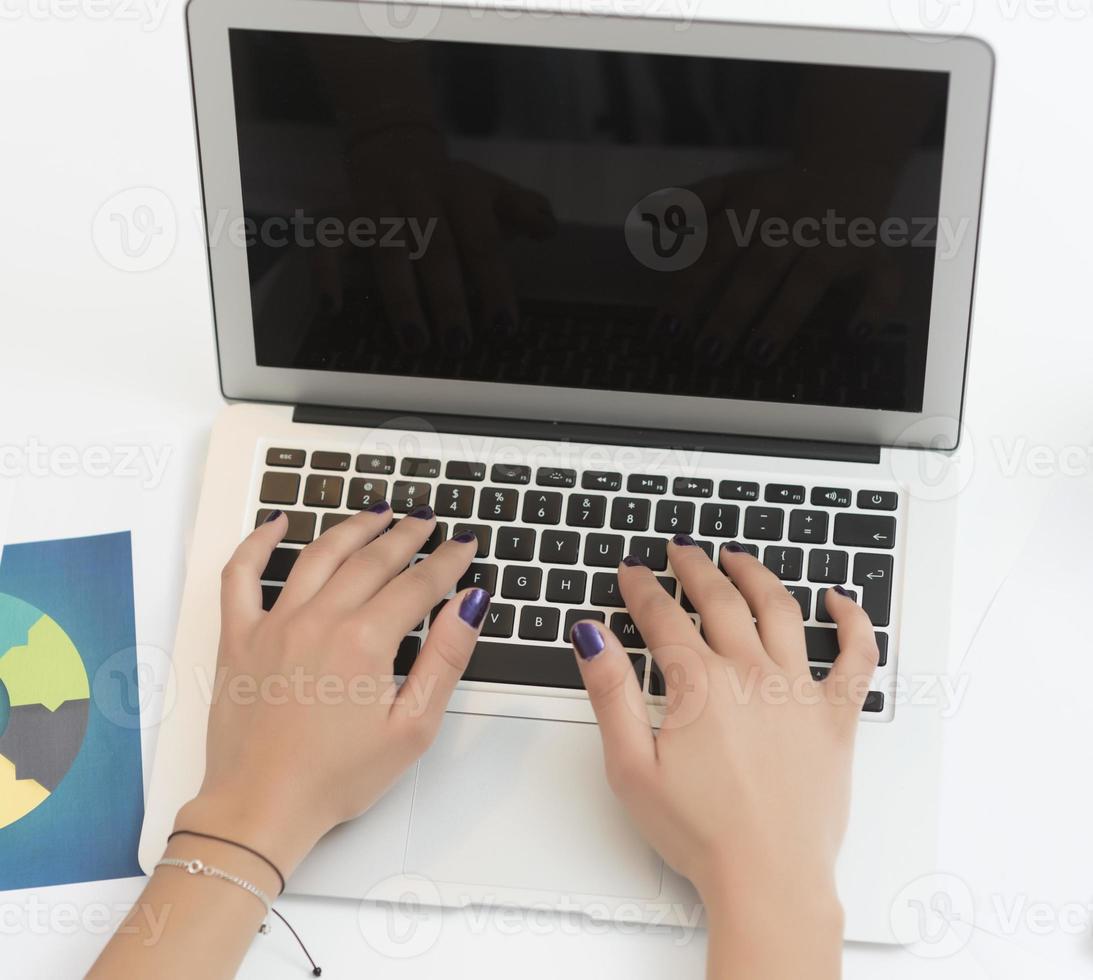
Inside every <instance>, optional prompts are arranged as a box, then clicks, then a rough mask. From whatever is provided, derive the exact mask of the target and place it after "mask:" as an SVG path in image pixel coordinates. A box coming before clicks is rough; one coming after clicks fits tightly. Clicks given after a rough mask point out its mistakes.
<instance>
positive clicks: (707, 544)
mask: <svg viewBox="0 0 1093 980" xmlns="http://www.w3.org/2000/svg"><path fill="white" fill-rule="evenodd" d="M695 544H696V545H697V546H698V547H699V548H701V549H702V550H703V551H704V552H706V557H707V558H709V559H710V561H713V542H712V541H696V542H695Z"/></svg>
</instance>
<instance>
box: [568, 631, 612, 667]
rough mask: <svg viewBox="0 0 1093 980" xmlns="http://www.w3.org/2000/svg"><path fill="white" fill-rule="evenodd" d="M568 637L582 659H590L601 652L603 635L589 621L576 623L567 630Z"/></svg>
mask: <svg viewBox="0 0 1093 980" xmlns="http://www.w3.org/2000/svg"><path fill="white" fill-rule="evenodd" d="M569 639H570V641H571V642H572V644H573V646H574V647H576V648H577V656H579V657H580V658H581V659H582V660H592V659H593V658H594V657H598V656H599V655H600V654H601V653H603V648H604V642H603V635H602V634H601V633H600V631H599V630H598V629H596V627H595V626H593V625H592V624H591V623H577V625H576V626H574V627H573V629H571V630H570V631H569Z"/></svg>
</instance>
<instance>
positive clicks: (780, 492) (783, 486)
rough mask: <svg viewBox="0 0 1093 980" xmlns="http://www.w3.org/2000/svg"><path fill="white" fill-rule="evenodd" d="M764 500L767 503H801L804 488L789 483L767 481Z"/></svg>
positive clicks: (803, 496)
mask: <svg viewBox="0 0 1093 980" xmlns="http://www.w3.org/2000/svg"><path fill="white" fill-rule="evenodd" d="M766 500H767V503H769V504H803V503H804V502H805V488H804V487H798V486H794V485H793V484H789V483H768V484H767V493H766Z"/></svg>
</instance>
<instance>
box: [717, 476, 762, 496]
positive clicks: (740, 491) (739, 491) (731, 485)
mask: <svg viewBox="0 0 1093 980" xmlns="http://www.w3.org/2000/svg"><path fill="white" fill-rule="evenodd" d="M717 494H718V496H719V497H720V498H721V499H722V500H758V499H759V484H758V483H741V482H739V481H738V480H722V481H721V483H720V485H719V486H718V488H717Z"/></svg>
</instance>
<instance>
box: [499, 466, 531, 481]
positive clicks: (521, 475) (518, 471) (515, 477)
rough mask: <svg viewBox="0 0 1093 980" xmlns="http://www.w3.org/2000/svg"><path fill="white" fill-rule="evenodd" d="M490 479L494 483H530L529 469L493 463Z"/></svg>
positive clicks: (528, 467) (527, 467)
mask: <svg viewBox="0 0 1093 980" xmlns="http://www.w3.org/2000/svg"><path fill="white" fill-rule="evenodd" d="M490 479H491V480H493V482H494V483H519V484H525V483H531V467H530V466H516V465H513V464H510V463H494V465H493V469H491V470H490Z"/></svg>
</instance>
